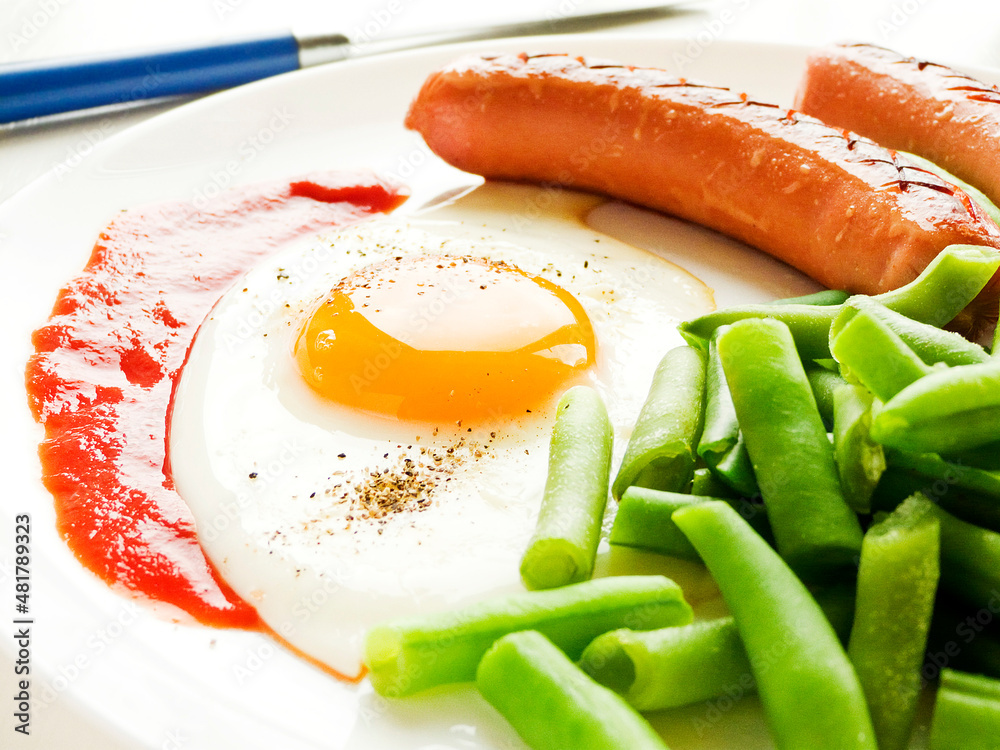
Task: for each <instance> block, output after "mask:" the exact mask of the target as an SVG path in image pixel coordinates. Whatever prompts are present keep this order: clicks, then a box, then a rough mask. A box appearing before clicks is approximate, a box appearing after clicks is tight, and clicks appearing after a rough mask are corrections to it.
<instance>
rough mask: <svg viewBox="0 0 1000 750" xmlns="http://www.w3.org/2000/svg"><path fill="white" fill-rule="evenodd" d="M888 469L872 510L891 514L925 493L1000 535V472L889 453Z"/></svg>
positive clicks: (935, 457)
mask: <svg viewBox="0 0 1000 750" xmlns="http://www.w3.org/2000/svg"><path fill="white" fill-rule="evenodd" d="M886 462H887V464H888V467H887V469H886V472H885V474H883V476H882V479H881V480H880V482H879V484H878V487H876V490H875V493H874V494H873V496H872V507H873V508H875V509H877V510H891V509H892V508H894V507H896V506H897V505H898V504H899V503H901V502H902V501H903V500H905V499H906V498H907V497H909V496H910V495H912V494H913V493H914V492H922V493H923V494H925V495H927V496H928V497H930V498H932V499H933V500H934V502H936V503H937V504H938V505H940V506H941V507H942V508H944V509H945V510H946V511H948V512H949V513H951V514H952V515H954V516H957V517H958V518H960V519H962V520H963V521H968V522H969V523H973V524H975V525H977V526H982V527H984V528H987V529H990V530H992V531H1000V472H997V471H989V470H985V469H980V468H977V467H974V466H967V465H965V464H963V463H960V462H952V461H946V460H945V459H943V458H941V456H938V455H937V454H934V453H907V452H905V451H895V450H887V451H886Z"/></svg>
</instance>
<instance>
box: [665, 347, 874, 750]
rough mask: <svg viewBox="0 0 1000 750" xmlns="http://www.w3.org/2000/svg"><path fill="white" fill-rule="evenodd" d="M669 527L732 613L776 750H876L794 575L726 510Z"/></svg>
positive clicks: (827, 628) (840, 664)
mask: <svg viewBox="0 0 1000 750" xmlns="http://www.w3.org/2000/svg"><path fill="white" fill-rule="evenodd" d="M721 349H722V345H721V342H720V350H721ZM674 521H675V522H676V524H677V525H678V526H679V527H680V528H681V530H682V531H683V532H684V533H685V534H687V536H688V539H690V541H691V543H692V544H693V545H694V547H695V549H697V550H698V552H699V554H701V557H702V559H703V560H704V561H705V564H706V565H707V566H708V569H709V571H710V572H711V573H712V575H713V576H714V578H715V581H716V583H717V584H718V586H719V590H720V591H721V592H722V597H723V599H724V600H725V602H726V604H727V605H728V606H729V609H730V611H731V612H732V615H733V619H734V620H735V621H736V626H737V628H738V629H739V632H740V637H741V638H742V640H743V645H744V647H745V648H746V651H747V656H748V657H749V659H750V663H751V665H752V667H753V672H754V678H755V679H756V681H757V687H758V690H759V692H760V697H761V703H762V705H763V707H764V712H765V714H766V716H767V720H768V726H769V727H770V729H771V734H772V737H773V738H774V741H775V745H776V747H777V748H778V750H791V749H792V748H795V749H796V750H799V749H802V748H824V747H830V748H838V749H839V750H846V749H847V748H869V749H871V750H874V749H875V736H874V730H873V728H872V724H871V718H870V717H869V715H868V708H867V706H866V704H865V700H864V695H863V694H862V691H861V686H860V684H859V683H858V678H857V676H856V674H855V672H854V669H853V668H852V667H851V664H850V662H849V661H848V659H847V655H846V654H845V653H844V649H843V647H842V646H841V645H840V642H839V641H838V640H837V634H836V633H835V632H834V630H833V628H832V627H831V625H830V623H829V621H828V620H827V618H826V616H825V615H824V614H823V610H822V609H820V607H819V605H818V604H817V603H816V600H815V599H814V598H813V597H812V595H811V594H810V593H809V591H808V590H807V589H806V588H805V586H804V585H803V584H802V582H801V581H800V580H799V579H798V578H797V577H796V576H795V574H794V573H793V572H792V570H791V569H790V568H789V567H788V566H787V565H786V564H785V562H783V561H782V560H781V558H779V557H778V555H776V554H775V552H774V551H773V550H772V549H771V548H770V547H769V546H768V545H767V543H766V542H765V541H764V540H763V539H761V538H760V536H758V535H757V534H756V533H754V531H753V530H752V529H751V528H750V527H749V526H748V525H747V524H746V522H745V521H743V519H741V518H740V517H739V515H737V513H736V511H734V510H733V509H732V508H730V507H729V506H728V505H726V504H725V503H721V502H711V503H702V504H699V505H692V506H689V507H687V508H682V509H681V510H678V511H677V512H676V513H675V514H674Z"/></svg>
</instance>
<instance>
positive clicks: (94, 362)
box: [26, 173, 405, 628]
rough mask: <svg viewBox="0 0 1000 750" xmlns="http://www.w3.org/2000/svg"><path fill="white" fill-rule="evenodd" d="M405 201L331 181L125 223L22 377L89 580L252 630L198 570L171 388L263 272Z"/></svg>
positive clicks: (203, 567) (259, 189)
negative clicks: (258, 270)
mask: <svg viewBox="0 0 1000 750" xmlns="http://www.w3.org/2000/svg"><path fill="white" fill-rule="evenodd" d="M404 199H405V196H404V195H403V194H402V193H401V192H400V191H399V190H398V189H397V188H395V187H394V186H391V185H389V184H387V183H384V182H382V181H380V180H379V179H378V178H376V177H375V176H373V175H371V174H368V173H364V174H339V173H332V174H325V173H324V174H321V175H310V176H309V178H308V179H302V180H297V181H294V182H291V183H289V182H287V181H286V182H281V183H268V184H264V185H256V186H251V187H247V188H243V189H240V190H233V191H230V192H228V193H226V194H224V195H223V196H221V197H220V198H218V199H217V200H215V201H213V202H212V203H211V204H209V205H208V206H207V207H206V208H204V209H198V208H196V207H194V206H193V205H192V204H191V203H187V202H175V203H165V204H160V205H155V206H151V207H146V208H142V209H138V210H132V211H127V212H125V213H122V214H121V215H119V216H118V217H117V218H116V219H115V220H114V221H113V222H112V223H111V225H110V226H109V227H108V228H107V229H106V230H105V231H104V232H103V233H102V234H101V235H100V237H99V238H98V241H97V244H96V245H95V246H94V250H93V254H92V255H91V258H90V262H89V263H88V264H87V266H86V268H85V269H84V270H83V272H82V273H81V274H80V275H79V276H78V277H76V278H75V279H73V280H72V281H70V282H69V283H68V284H67V285H66V287H65V288H63V289H62V290H61V291H60V293H59V295H58V297H57V299H56V303H55V306H54V308H53V311H52V316H51V318H50V320H49V322H48V324H47V325H45V326H43V327H42V328H39V329H38V330H37V331H35V333H34V336H33V339H32V340H33V343H34V346H35V354H34V355H33V356H32V357H31V359H30V360H29V361H28V366H27V373H26V385H27V391H28V401H29V404H30V406H31V409H32V412H33V414H34V416H35V419H37V420H38V421H39V422H41V423H42V424H43V425H44V426H45V439H44V440H43V441H42V443H41V446H40V447H39V454H40V457H41V460H42V479H43V482H44V483H45V486H46V487H47V488H48V490H49V491H50V492H51V493H52V495H53V497H54V498H55V507H56V516H57V524H58V528H59V532H60V534H61V535H62V536H63V537H64V539H65V540H66V542H67V544H68V545H69V547H70V549H72V551H73V553H74V554H75V555H76V557H77V558H78V559H79V560H80V561H81V562H82V563H83V564H84V565H85V566H86V567H87V568H89V569H90V570H92V571H93V572H94V573H96V574H97V575H98V576H100V577H101V578H102V579H103V580H105V581H106V582H108V583H109V584H111V585H114V586H119V587H124V588H126V589H128V590H129V591H131V592H133V593H134V594H136V595H139V596H143V597H146V598H148V599H150V600H153V601H154V602H162V603H166V604H170V605H173V606H175V607H177V608H179V609H181V610H183V611H184V612H187V613H188V614H190V615H191V616H193V617H194V618H195V619H196V620H198V621H200V622H202V623H204V624H207V625H215V626H227V627H236V628H258V627H260V626H261V623H260V621H259V619H258V616H257V613H256V612H255V611H254V610H253V608H252V607H250V606H249V605H248V604H247V603H246V602H244V601H242V600H241V599H240V598H239V597H238V596H237V595H236V594H235V593H234V592H233V591H232V590H231V589H230V588H229V587H228V586H227V585H226V584H225V582H224V581H222V580H221V579H220V578H219V577H218V575H217V574H216V572H215V571H214V570H213V568H212V567H211V565H210V564H209V562H208V561H207V560H206V559H205V556H204V554H203V552H202V550H201V547H200V546H199V544H198V539H197V536H196V534H195V528H194V522H193V518H192V516H191V513H190V511H189V509H188V508H187V506H186V505H185V504H184V501H183V500H182V499H181V498H180V496H179V495H178V494H177V493H176V491H175V490H174V489H173V482H172V480H171V477H170V471H169V461H168V456H167V450H166V445H167V439H166V435H167V424H168V417H167V415H168V412H169V408H170V403H171V398H172V394H173V390H174V386H175V384H176V381H177V378H178V375H179V374H180V371H181V368H182V366H183V364H184V360H185V358H186V356H187V352H188V350H189V348H190V345H191V342H192V341H193V339H194V335H195V332H196V330H197V328H198V326H199V325H200V324H201V322H202V320H203V319H204V318H205V316H206V315H207V314H208V313H209V311H210V310H211V308H212V306H213V305H214V304H215V302H216V301H217V300H218V298H219V297H220V296H221V295H222V293H223V292H225V291H226V289H227V288H228V287H229V286H230V285H231V283H232V282H233V281H234V280H235V279H236V278H237V277H238V276H240V275H241V274H242V273H243V272H244V271H245V270H246V269H248V268H249V267H250V266H252V265H253V264H254V263H255V261H256V260H257V259H259V258H262V257H264V256H266V255H270V254H271V253H273V252H275V251H278V250H280V249H281V248H282V247H284V246H286V245H287V244H289V243H291V242H293V241H295V240H297V239H299V238H301V237H303V236H308V235H310V234H314V233H316V232H319V231H321V230H323V229H324V228H330V227H337V226H343V225H345V224H350V223H352V222H355V221H359V220H361V219H363V218H365V217H367V216H370V215H371V214H373V213H379V212H388V211H391V210H392V209H394V208H395V207H396V206H398V205H399V204H400V203H402V201H403V200H404Z"/></svg>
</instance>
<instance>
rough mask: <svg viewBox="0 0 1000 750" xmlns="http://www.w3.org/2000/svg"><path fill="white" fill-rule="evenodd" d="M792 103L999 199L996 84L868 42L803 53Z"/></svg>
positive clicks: (998, 100) (999, 130) (999, 103)
mask: <svg viewBox="0 0 1000 750" xmlns="http://www.w3.org/2000/svg"><path fill="white" fill-rule="evenodd" d="M796 106H797V107H798V108H799V109H800V110H802V111H803V112H806V113H808V114H811V115H814V116H815V117H818V118H820V119H821V120H824V121H825V122H828V123H830V124H831V125H836V126H838V127H843V128H849V129H850V130H854V131H856V132H858V133H863V134H864V135H866V136H868V137H869V138H873V139H874V140H876V141H878V142H879V143H881V144H883V145H884V146H887V147H889V148H895V149H899V150H901V151H910V152H913V153H915V154H919V155H920V156H923V157H925V158H927V159H930V160H931V161H933V162H935V163H936V164H938V165H939V166H941V167H943V168H944V169H946V170H948V171H949V172H951V173H952V174H954V175H955V176H956V177H959V178H961V179H963V180H965V181H966V182H968V183H970V184H972V185H975V186H976V187H978V188H979V189H980V190H982V191H983V192H984V193H986V195H987V196H988V197H989V198H990V200H992V201H993V202H994V203H1000V90H998V89H997V87H995V86H989V85H987V84H985V83H983V82H982V81H978V80H976V79H975V78H971V77H969V76H967V75H965V74H964V73H959V72H958V71H957V70H952V69H951V68H947V67H945V66H943V65H938V64H936V63H931V62H927V61H924V60H917V59H914V58H912V57H904V56H902V55H899V54H897V53H895V52H892V51H890V50H887V49H883V48H881V47H875V46H872V45H869V44H850V45H840V46H833V47H828V48H826V49H823V50H819V51H817V52H814V53H813V54H812V55H810V57H809V61H808V63H807V68H806V74H805V76H804V78H803V80H802V83H801V85H800V87H799V92H798V95H797V103H796Z"/></svg>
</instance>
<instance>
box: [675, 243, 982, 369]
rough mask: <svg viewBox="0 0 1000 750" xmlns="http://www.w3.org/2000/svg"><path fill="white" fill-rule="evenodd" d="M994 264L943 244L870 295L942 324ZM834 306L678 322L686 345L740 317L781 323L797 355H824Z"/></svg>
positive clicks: (749, 309) (754, 310)
mask: <svg viewBox="0 0 1000 750" xmlns="http://www.w3.org/2000/svg"><path fill="white" fill-rule="evenodd" d="M998 268H1000V253H997V252H996V251H995V250H994V249H992V248H984V247H979V246H977V245H949V246H948V247H946V248H945V249H944V250H942V251H941V252H940V253H938V254H937V256H936V257H935V258H934V259H933V260H932V261H931V262H930V263H929V264H928V265H927V267H926V268H924V270H923V271H921V273H920V275H919V276H917V278H916V279H914V280H913V281H911V282H910V283H909V284H906V285H904V286H901V287H899V289H894V290H892V291H890V292H884V293H882V294H877V295H874V297H873V299H875V300H876V301H878V302H880V303H881V304H883V305H885V306H886V307H888V308H889V309H890V310H894V311H896V312H898V313H902V314H903V315H905V316H906V317H908V318H912V319H913V320H917V321H920V322H921V323H928V324H930V325H933V326H943V325H945V324H946V323H949V322H950V321H951V320H952V319H954V318H955V316H957V315H958V314H959V313H960V312H962V310H964V309H965V307H966V306H967V305H968V304H969V303H970V302H972V300H973V299H975V298H976V295H977V294H979V292H980V291H982V289H983V287H985V286H986V284H987V283H988V282H989V280H990V279H991V278H992V277H993V274H994V272H996V270H997V269H998ZM839 312H840V306H839V305H825V306H824V305H803V304H788V305H766V304H758V305H741V306H738V307H729V308H726V309H724V310H717V311H715V312H711V313H708V314H706V315H702V316H701V317H698V318H694V319H692V320H688V321H685V322H683V323H681V325H680V326H678V330H679V331H680V333H681V335H682V336H684V338H685V339H686V340H687V341H688V343H690V344H691V345H692V346H697V347H700V348H702V349H707V348H708V341H709V339H710V338H711V336H712V333H713V332H714V331H715V329H716V328H718V327H719V326H723V325H729V324H731V323H735V322H736V321H738V320H745V319H746V318H771V319H774V320H780V321H782V322H783V323H785V324H786V325H787V326H788V328H789V330H790V331H791V332H792V336H793V338H794V339H795V345H796V347H797V348H798V351H799V354H800V355H801V356H802V358H803V359H823V358H824V357H829V356H830V340H829V336H830V324H831V323H833V319H834V318H835V317H836V316H837V314H838V313H839Z"/></svg>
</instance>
